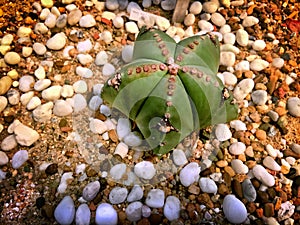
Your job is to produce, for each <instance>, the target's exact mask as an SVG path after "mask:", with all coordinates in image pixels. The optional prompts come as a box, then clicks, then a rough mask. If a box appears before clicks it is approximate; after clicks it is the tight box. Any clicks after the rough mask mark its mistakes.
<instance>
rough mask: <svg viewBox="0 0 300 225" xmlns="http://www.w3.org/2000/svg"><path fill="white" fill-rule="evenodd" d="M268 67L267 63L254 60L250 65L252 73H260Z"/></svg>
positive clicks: (261, 60)
mask: <svg viewBox="0 0 300 225" xmlns="http://www.w3.org/2000/svg"><path fill="white" fill-rule="evenodd" d="M268 66H269V62H267V61H266V60H263V59H254V60H253V61H252V62H251V63H250V69H251V70H254V71H262V70H264V69H266V68H267V67H268Z"/></svg>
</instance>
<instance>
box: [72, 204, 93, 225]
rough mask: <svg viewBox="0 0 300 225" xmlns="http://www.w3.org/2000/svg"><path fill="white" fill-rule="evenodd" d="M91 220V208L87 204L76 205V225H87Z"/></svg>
mask: <svg viewBox="0 0 300 225" xmlns="http://www.w3.org/2000/svg"><path fill="white" fill-rule="evenodd" d="M90 220H91V210H90V208H89V206H88V205H87V204H81V205H79V206H78V209H77V211H76V215H75V221H76V225H89V224H90Z"/></svg>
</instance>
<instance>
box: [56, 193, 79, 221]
mask: <svg viewBox="0 0 300 225" xmlns="http://www.w3.org/2000/svg"><path fill="white" fill-rule="evenodd" d="M54 217H55V219H56V221H57V222H58V223H59V224H62V225H70V224H71V223H72V222H73V220H74V217H75V205H74V201H73V199H72V198H71V197H70V196H68V195H67V196H65V197H64V198H63V199H62V200H61V202H60V203H59V204H58V205H57V207H56V208H55V210H54Z"/></svg>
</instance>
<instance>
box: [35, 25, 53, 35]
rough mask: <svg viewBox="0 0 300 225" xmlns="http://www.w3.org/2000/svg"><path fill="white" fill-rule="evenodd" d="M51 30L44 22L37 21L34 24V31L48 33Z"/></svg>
mask: <svg viewBox="0 0 300 225" xmlns="http://www.w3.org/2000/svg"><path fill="white" fill-rule="evenodd" d="M48 31H49V29H48V27H47V26H46V25H45V24H44V23H36V24H35V26H34V33H36V34H46V33H47V32H48Z"/></svg>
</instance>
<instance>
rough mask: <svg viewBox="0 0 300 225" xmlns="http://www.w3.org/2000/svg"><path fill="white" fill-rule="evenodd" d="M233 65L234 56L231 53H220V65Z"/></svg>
mask: <svg viewBox="0 0 300 225" xmlns="http://www.w3.org/2000/svg"><path fill="white" fill-rule="evenodd" d="M234 63H235V54H234V53H233V52H221V56H220V65H223V66H228V67H229V66H233V65H234Z"/></svg>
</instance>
